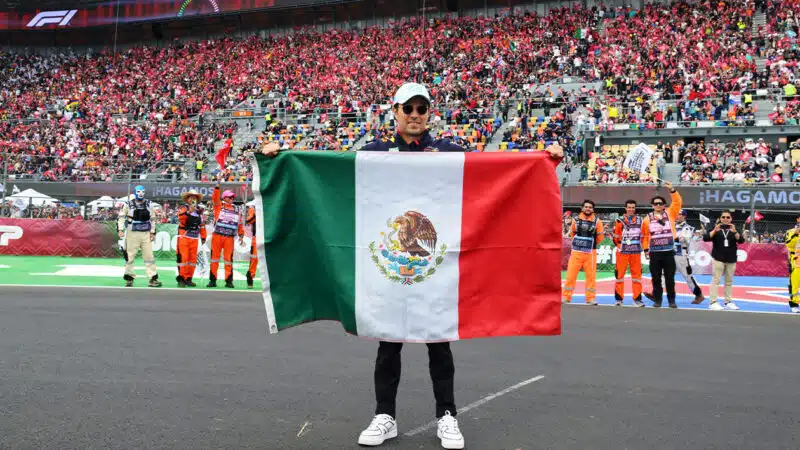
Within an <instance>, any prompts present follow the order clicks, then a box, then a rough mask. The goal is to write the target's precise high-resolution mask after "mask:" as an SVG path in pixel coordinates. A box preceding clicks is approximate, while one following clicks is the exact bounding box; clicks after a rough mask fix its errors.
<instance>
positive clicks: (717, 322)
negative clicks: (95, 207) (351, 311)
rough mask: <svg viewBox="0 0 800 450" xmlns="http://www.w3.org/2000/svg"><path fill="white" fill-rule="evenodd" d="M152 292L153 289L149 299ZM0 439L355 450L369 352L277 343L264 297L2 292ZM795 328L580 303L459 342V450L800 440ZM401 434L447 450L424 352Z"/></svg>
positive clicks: (792, 443)
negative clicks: (551, 323)
mask: <svg viewBox="0 0 800 450" xmlns="http://www.w3.org/2000/svg"><path fill="white" fill-rule="evenodd" d="M140 296H146V297H140ZM0 337H2V339H0V414H1V416H0V417H2V418H0V448H9V449H30V448H37V449H38V448H53V449H72V448H114V449H134V448H176V449H177V448H180V449H184V448H185V449H206V448H209V449H211V448H213V449H219V448H231V449H234V448H235V449H241V448H259V449H351V448H358V446H357V445H355V441H356V437H357V436H358V433H359V432H360V430H361V429H362V428H363V427H364V426H365V425H366V424H367V423H368V422H369V420H370V418H371V415H372V410H373V407H374V406H373V391H372V365H373V361H374V357H375V348H376V344H375V343H374V342H370V341H366V340H362V339H358V338H354V337H351V336H348V335H345V334H344V333H343V331H342V330H341V328H340V326H339V325H338V324H336V323H315V324H309V325H305V326H302V327H297V328H294V329H291V330H287V331H285V332H282V333H281V334H279V335H277V336H267V335H266V325H265V318H264V307H263V304H262V303H261V302H260V301H259V296H258V295H252V296H250V295H236V296H230V297H228V298H224V297H220V296H219V294H205V295H198V294H196V293H190V292H186V293H184V292H178V291H163V292H158V293H153V292H151V291H136V292H130V291H124V290H108V291H105V290H98V289H94V290H91V289H80V288H73V289H53V288H47V289H45V288H14V287H3V288H1V289H0ZM798 343H800V320H798V318H797V317H793V316H788V315H766V314H741V313H735V312H731V313H729V312H724V313H711V312H707V311H688V310H677V311H675V310H669V309H661V310H656V309H653V308H646V309H644V310H640V309H637V308H613V307H586V306H568V307H566V308H565V313H564V334H563V336H560V337H551V338H504V339H486V340H474V341H462V342H457V343H455V344H454V345H453V352H454V354H455V358H456V399H457V401H458V403H459V406H460V407H464V406H467V405H469V404H471V403H473V402H476V401H480V400H481V399H484V400H485V399H486V397H487V396H490V395H492V394H494V393H497V392H499V391H502V390H504V389H506V388H508V387H509V386H513V385H515V384H517V383H520V382H521V381H523V380H530V379H531V378H533V377H537V376H539V375H543V376H544V378H541V379H538V380H537V381H535V382H531V383H529V384H527V385H525V386H523V387H520V388H518V389H516V390H513V391H511V392H508V393H506V394H505V395H502V396H498V397H496V398H492V399H490V400H489V401H486V402H485V403H483V404H480V405H479V406H477V407H474V408H472V409H470V410H469V411H467V412H465V413H462V414H460V415H459V419H460V423H461V427H462V430H463V433H464V435H465V438H466V440H467V448H471V449H480V450H495V449H511V450H514V449H637V450H638V449H656V448H657V449H681V450H686V449H700V448H703V449H717V448H718V449H771V450H774V449H796V448H800V423H799V420H798V417H800V389H798V388H797V386H798V381H800V345H798ZM403 358H404V363H403V364H404V366H403V367H404V373H403V379H402V381H401V386H400V393H399V396H398V400H399V401H398V416H399V417H398V425H399V428H400V432H401V436H400V437H399V438H398V439H395V440H393V441H390V443H388V444H387V445H385V447H384V448H391V449H428V448H431V449H435V448H439V446H438V440H437V439H436V436H435V429H428V430H425V431H423V432H420V433H416V434H414V435H413V436H407V435H403V434H402V433H408V432H409V431H410V430H413V429H415V428H417V427H420V426H422V425H425V424H426V423H428V422H429V421H430V420H431V419H432V418H433V417H432V416H433V413H434V411H433V400H432V393H431V387H430V381H429V379H428V375H427V354H426V351H425V347H424V346H421V345H408V346H407V347H406V349H405V350H404V353H403Z"/></svg>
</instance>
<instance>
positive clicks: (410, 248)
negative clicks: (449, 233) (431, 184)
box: [369, 211, 447, 285]
mask: <svg viewBox="0 0 800 450" xmlns="http://www.w3.org/2000/svg"><path fill="white" fill-rule="evenodd" d="M386 226H387V228H388V230H389V231H388V233H387V232H381V240H380V241H379V242H375V241H373V242H370V244H369V251H370V255H372V261H373V262H374V263H375V265H376V266H377V267H378V270H379V271H380V272H381V274H383V276H385V277H386V278H387V279H389V280H390V281H394V282H397V283H400V284H404V285H411V284H415V283H421V282H423V281H425V280H426V279H427V278H428V277H430V276H431V275H433V274H435V273H436V269H438V267H439V266H440V265H441V264H442V262H443V261H444V254H445V251H446V250H447V246H446V245H444V244H441V245H440V246H439V248H438V249H437V248H436V245H437V234H436V228H435V227H434V226H433V223H432V222H431V221H430V219H428V218H427V217H425V215H424V214H422V213H420V212H417V211H406V212H405V213H403V215H402V216H398V217H395V218H394V219H391V218H390V219H388V220H387V221H386Z"/></svg>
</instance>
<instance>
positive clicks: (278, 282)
mask: <svg viewBox="0 0 800 450" xmlns="http://www.w3.org/2000/svg"><path fill="white" fill-rule="evenodd" d="M355 156H356V154H355V153H353V152H342V153H338V152H292V151H288V152H281V153H280V154H279V155H278V156H276V157H274V158H267V157H265V156H263V155H256V164H257V173H256V174H255V177H254V180H253V181H254V191H257V192H256V201H257V203H258V205H257V206H260V211H261V215H260V218H261V221H260V222H261V223H262V224H263V234H262V235H261V236H259V238H260V239H259V253H260V254H259V256H261V255H264V259H262V260H261V261H265V262H266V265H267V270H266V271H264V270H263V268H262V272H265V273H266V275H267V276H268V280H267V281H268V283H269V284H268V286H269V288H266V286H267V285H265V289H268V291H265V296H264V297H265V304H266V305H267V309H268V310H267V315H268V317H269V315H270V311H269V308H270V304H269V303H270V301H268V299H270V298H271V306H272V308H273V309H274V318H275V322H276V323H275V324H276V325H277V328H278V330H280V329H284V328H288V327H292V326H295V325H299V324H302V323H305V322H311V321H315V320H325V319H329V320H336V321H339V322H341V323H342V325H343V326H344V328H345V330H347V331H348V332H350V333H353V334H357V330H356V321H355V266H356V263H355V253H356V251H355V229H356V225H355ZM259 229H262V228H261V227H259ZM262 242H263V246H262V245H261V243H262ZM271 325H272V324H271ZM270 328H271V331H273V332H274V331H277V330H274V329H272V327H270Z"/></svg>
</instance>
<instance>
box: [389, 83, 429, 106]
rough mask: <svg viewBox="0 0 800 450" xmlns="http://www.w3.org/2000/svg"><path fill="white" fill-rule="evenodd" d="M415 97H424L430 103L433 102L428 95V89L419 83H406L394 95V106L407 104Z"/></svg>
mask: <svg viewBox="0 0 800 450" xmlns="http://www.w3.org/2000/svg"><path fill="white" fill-rule="evenodd" d="M414 97H422V98H424V99H425V100H426V101H427V102H428V103H430V102H431V96H430V94H428V89H426V88H425V86H423V85H421V84H419V83H406V84H404V85H402V86H400V89H398V90H397V92H395V94H394V104H395V105H396V104H398V103H399V104H401V105H403V104H405V103H406V102H407V101H409V100H411V99H412V98H414Z"/></svg>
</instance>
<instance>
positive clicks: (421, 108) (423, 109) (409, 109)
mask: <svg viewBox="0 0 800 450" xmlns="http://www.w3.org/2000/svg"><path fill="white" fill-rule="evenodd" d="M413 112H414V105H403V114H405V115H409V114H411V113H413ZM427 113H428V105H417V114H419V115H420V116H424V115H425V114H427Z"/></svg>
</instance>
